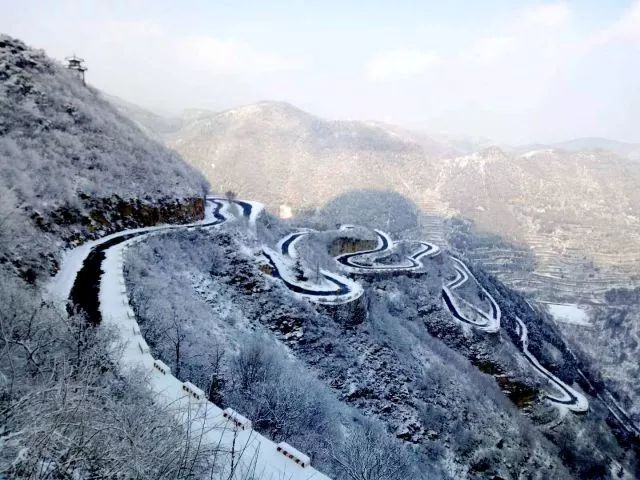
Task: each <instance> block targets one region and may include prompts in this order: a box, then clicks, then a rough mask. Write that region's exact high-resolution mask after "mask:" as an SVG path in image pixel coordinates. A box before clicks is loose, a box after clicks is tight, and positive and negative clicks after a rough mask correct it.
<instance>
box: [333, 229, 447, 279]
mask: <svg viewBox="0 0 640 480" xmlns="http://www.w3.org/2000/svg"><path fill="white" fill-rule="evenodd" d="M352 228H355V227H354V226H353V225H344V226H342V227H341V228H340V229H341V230H349V229H352ZM374 232H375V234H376V236H377V237H378V245H377V246H376V248H373V249H370V250H360V251H358V252H352V253H344V254H342V255H338V256H337V257H336V258H335V260H336V261H337V262H338V263H339V264H340V265H342V267H343V268H344V269H345V270H347V271H349V272H351V273H376V272H403V271H412V270H418V269H420V268H423V267H424V264H423V263H422V262H421V261H420V259H421V258H423V257H434V256H436V255H437V254H438V253H440V248H439V247H438V246H436V245H434V244H432V243H429V242H425V241H419V242H417V243H418V244H419V245H421V246H422V248H421V249H420V250H418V251H417V252H415V253H414V254H412V255H410V256H405V257H404V258H405V260H407V263H403V264H394V265H383V264H379V263H378V264H376V261H375V259H374V261H373V264H366V263H362V262H359V261H357V260H356V259H357V258H358V257H364V256H368V255H376V254H378V256H381V255H382V254H384V253H388V252H390V251H391V250H392V248H393V246H394V243H395V242H394V241H393V240H392V239H391V237H390V236H389V235H388V234H387V233H385V232H383V231H382V230H375V229H374Z"/></svg>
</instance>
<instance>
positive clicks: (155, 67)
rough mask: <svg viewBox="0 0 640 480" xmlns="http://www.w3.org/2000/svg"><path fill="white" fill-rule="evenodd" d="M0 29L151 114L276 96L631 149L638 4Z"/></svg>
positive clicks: (271, 10)
mask: <svg viewBox="0 0 640 480" xmlns="http://www.w3.org/2000/svg"><path fill="white" fill-rule="evenodd" d="M0 11H1V12H2V14H1V15H0V31H2V32H5V33H8V34H10V35H13V36H17V37H19V38H21V39H22V40H24V41H25V42H27V43H28V44H30V45H32V46H35V47H39V48H43V49H45V50H46V51H47V52H48V53H49V54H50V55H51V56H53V57H56V58H58V59H62V58H64V57H65V56H66V55H69V54H71V53H73V52H76V53H77V54H78V55H80V56H82V57H84V58H85V59H86V61H87V66H88V67H89V71H88V77H87V78H88V81H89V82H90V83H91V84H93V85H95V86H97V87H98V88H100V89H102V90H104V91H106V92H108V93H111V94H114V95H117V96H120V97H122V98H124V99H126V100H129V101H132V102H134V103H138V104H140V105H143V106H146V107H150V108H152V109H156V110H164V111H170V112H177V111H180V110H182V109H183V108H191V107H196V108H212V109H223V108H229V107H233V106H237V105H240V104H246V103H251V102H254V101H258V100H285V101H288V102H291V103H293V104H295V105H297V106H299V107H301V108H303V109H305V110H308V111H310V112H313V113H316V114H319V115H321V116H324V117H328V118H342V119H349V118H351V119H376V120H382V121H388V122H392V123H397V124H400V125H405V126H410V127H419V128H423V129H426V130H430V131H436V132H449V133H465V134H470V135H477V136H487V137H490V138H492V139H494V140H496V141H500V142H510V143H524V142H531V141H553V140H561V139H568V138H573V137H580V136H606V137H610V138H615V139H620V140H627V141H636V142H640V0H636V1H615V0H598V1H595V0H580V1H566V2H564V1H561V2H527V1H516V0H510V1H507V0H502V1H501V0H485V1H475V0H474V1H466V2H462V1H455V0H450V1H442V0H438V1H422V2H418V1H413V2H412V1H402V0H395V1H393V2H392V1H389V2H379V1H376V0H368V1H358V2H356V1H351V2H349V1H335V2H334V1H331V0H323V1H302V0H300V1H290V2H279V1H276V0H273V1H252V2H248V1H247V2H243V1H240V0H237V1H213V0H209V1H186V0H183V1H179V2H178V1H173V2H169V1H163V0H153V1H145V0H129V1H123V2H119V1H106V0H105V1H101V2H89V1H83V2H71V1H51V0H49V1H42V2H33V1H28V0H27V1H25V0H21V1H10V2H7V1H5V0H0Z"/></svg>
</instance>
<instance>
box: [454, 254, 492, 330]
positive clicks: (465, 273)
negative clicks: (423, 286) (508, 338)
mask: <svg viewBox="0 0 640 480" xmlns="http://www.w3.org/2000/svg"><path fill="white" fill-rule="evenodd" d="M451 259H452V260H453V261H454V262H455V263H456V278H455V279H453V280H452V281H451V282H449V284H448V285H447V286H443V289H446V290H447V294H449V298H450V299H451V301H452V303H454V305H456V306H457V303H456V300H457V301H462V302H463V303H464V304H465V305H467V306H469V307H470V308H472V309H473V310H474V311H475V312H476V313H477V314H479V315H480V316H481V317H482V318H484V319H485V321H486V323H485V322H483V324H477V322H473V321H470V323H476V324H477V326H478V328H480V329H482V330H484V331H486V332H490V333H496V332H498V331H499V330H500V321H501V319H502V311H501V310H500V306H499V305H498V303H497V302H496V301H495V300H494V298H493V297H492V296H491V294H489V292H487V290H486V289H485V288H484V287H483V286H482V285H481V284H480V282H478V280H477V279H476V277H475V276H474V275H473V273H471V270H469V268H468V267H467V265H466V264H465V263H464V262H463V261H462V260H459V259H457V258H455V257H451ZM470 278H471V279H473V281H474V282H475V283H476V285H478V287H480V289H481V290H482V292H483V293H484V295H485V297H486V298H487V300H488V301H489V303H490V304H491V307H492V313H487V312H484V311H483V310H480V309H479V308H478V307H477V306H475V305H473V304H471V303H470V302H467V301H466V300H464V299H463V298H461V297H458V296H457V295H455V297H456V298H455V299H454V296H452V294H451V291H452V290H455V289H456V288H459V287H461V286H462V285H464V284H465V283H466V282H467V281H468V280H469V279H470ZM447 287H450V289H447ZM458 311H460V309H458ZM494 312H495V313H494Z"/></svg>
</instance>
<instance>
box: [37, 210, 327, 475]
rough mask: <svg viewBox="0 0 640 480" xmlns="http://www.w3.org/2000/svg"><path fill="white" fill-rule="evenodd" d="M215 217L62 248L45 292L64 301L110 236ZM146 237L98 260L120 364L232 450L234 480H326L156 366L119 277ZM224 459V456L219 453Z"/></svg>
mask: <svg viewBox="0 0 640 480" xmlns="http://www.w3.org/2000/svg"><path fill="white" fill-rule="evenodd" d="M213 219H214V217H213V208H211V206H210V205H209V206H208V209H207V212H206V215H205V219H204V220H202V221H200V222H196V223H193V224H189V225H182V226H171V227H170V228H168V227H167V226H157V227H149V228H139V229H132V230H127V231H123V232H119V233H115V234H113V235H109V236H108V237H105V238H101V239H99V240H96V241H93V242H88V243H86V244H84V245H82V246H80V247H77V248H75V249H73V250H71V251H68V252H66V254H65V255H64V258H63V262H62V265H61V268H60V271H59V272H58V274H57V275H56V276H55V277H54V278H53V279H52V280H51V282H50V284H49V286H48V288H47V291H48V293H49V295H51V297H52V298H53V299H55V300H56V301H59V302H61V303H66V301H67V299H68V298H69V294H70V292H71V288H72V287H73V283H74V280H75V277H76V275H77V273H78V271H79V270H80V268H81V267H82V264H83V261H84V259H85V258H86V256H87V255H88V254H89V252H90V251H91V249H92V248H93V247H94V246H96V245H99V244H101V243H104V242H106V241H108V240H109V239H112V238H115V237H119V236H122V235H126V234H128V233H138V232H148V234H149V235H151V234H154V233H161V232H162V231H168V230H169V229H175V228H191V227H194V226H198V225H201V224H202V223H207V222H210V221H212V220H213ZM143 238H145V237H136V238H133V239H130V240H128V241H125V242H122V243H119V244H117V245H114V246H113V247H111V248H109V249H108V250H107V251H106V252H105V260H104V261H103V263H102V269H103V271H104V274H103V275H102V277H101V282H100V294H99V301H100V313H101V315H102V318H103V322H104V324H105V325H109V326H113V327H115V330H116V331H117V332H118V333H119V337H120V338H119V340H120V341H121V342H122V343H123V345H124V347H123V350H122V356H121V358H120V362H121V364H122V367H123V369H124V370H125V371H128V372H129V373H130V374H131V375H145V377H147V378H148V379H149V382H150V387H151V389H152V391H153V392H154V393H155V394H156V396H157V397H156V399H157V401H158V402H160V403H162V404H163V405H164V406H166V407H167V408H169V409H170V410H171V411H172V412H173V413H174V414H175V415H176V417H177V418H178V419H180V420H181V421H183V422H184V425H185V426H189V428H190V431H191V432H193V435H194V436H198V435H202V437H203V439H204V440H205V441H208V442H210V443H211V444H212V445H218V446H219V447H220V448H221V449H223V450H224V451H226V452H227V453H226V454H225V455H227V458H228V462H225V463H226V464H228V465H231V458H230V457H229V455H231V454H230V453H229V452H231V451H232V449H233V451H234V452H235V453H234V458H235V460H234V464H235V463H237V468H236V474H235V476H234V477H233V478H245V477H246V475H247V474H248V473H250V472H252V471H253V472H255V474H256V476H258V477H259V478H264V479H265V480H283V479H285V480H311V479H313V480H329V478H328V477H327V476H326V475H323V474H322V473H320V472H318V471H317V470H315V469H314V468H312V467H306V468H303V467H301V466H299V465H297V464H296V463H295V462H294V461H292V460H291V459H289V458H287V457H285V456H284V455H283V454H281V453H280V452H278V451H277V446H276V444H275V443H274V442H272V441H271V440H268V439H267V438H265V437H263V436H261V435H260V434H258V433H257V432H255V431H254V430H251V429H248V430H239V429H237V428H235V427H234V425H233V424H232V423H230V422H229V421H228V420H227V419H225V418H224V417H223V416H222V410H221V409H220V408H219V407H217V406H216V405H214V404H212V403H210V402H208V401H206V400H202V399H196V398H194V397H193V396H191V395H189V394H187V392H185V391H184V390H183V385H184V384H183V383H182V382H180V381H179V380H178V379H176V378H175V377H174V376H172V375H171V374H163V373H161V372H160V371H159V370H158V369H156V368H155V367H154V365H153V364H154V359H153V357H152V356H151V355H150V354H149V351H148V346H147V344H146V342H145V341H144V339H143V338H142V336H140V333H139V331H140V330H139V327H138V325H137V322H136V321H135V318H134V315H133V312H132V310H131V308H130V306H129V300H128V297H127V292H126V288H125V286H124V285H125V283H124V277H123V264H122V254H123V250H124V249H125V248H127V246H128V245H129V244H132V243H135V242H138V241H141V239H143ZM223 458H225V457H224V456H223Z"/></svg>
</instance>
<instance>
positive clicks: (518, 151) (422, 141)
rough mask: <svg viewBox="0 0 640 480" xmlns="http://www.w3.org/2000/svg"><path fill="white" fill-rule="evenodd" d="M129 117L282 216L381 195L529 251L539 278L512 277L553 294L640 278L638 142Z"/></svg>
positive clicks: (281, 118) (595, 292)
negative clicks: (356, 195) (499, 141)
mask: <svg viewBox="0 0 640 480" xmlns="http://www.w3.org/2000/svg"><path fill="white" fill-rule="evenodd" d="M121 108H122V107H121ZM122 111H123V112H125V113H127V114H128V115H129V116H130V117H131V118H132V119H134V120H135V121H137V122H138V123H140V124H142V125H144V126H145V127H146V128H147V129H149V130H151V131H153V132H154V133H155V135H158V136H161V137H162V138H163V139H164V141H165V142H166V144H167V145H168V146H170V147H171V148H173V149H175V150H176V151H177V152H178V153H180V154H181V155H182V156H183V157H184V158H185V159H186V160H187V161H189V162H190V163H191V164H192V165H194V166H195V167H197V168H198V169H200V170H201V171H202V172H203V173H204V174H205V175H206V176H207V178H208V179H209V181H210V182H211V184H212V185H213V188H214V189H215V190H217V191H226V190H233V191H236V192H238V193H239V194H240V195H242V196H246V197H249V198H256V199H260V200H262V201H264V202H266V203H267V204H268V205H269V206H270V207H271V209H272V210H273V211H276V212H277V211H278V209H279V208H280V206H281V205H286V206H288V207H290V208H292V209H293V211H294V212H296V211H298V212H299V211H302V210H307V211H308V210H309V209H315V208H318V207H322V206H323V205H324V204H326V203H327V202H329V201H331V200H332V199H334V198H336V197H338V196H339V195H341V194H344V193H346V192H349V191H353V190H362V189H365V190H370V189H378V190H392V191H396V192H398V193H400V194H402V195H404V196H405V197H407V198H408V199H410V200H411V201H413V202H414V203H415V204H416V205H417V206H418V207H419V208H420V209H421V210H422V211H424V212H427V213H431V214H435V215H438V216H441V217H451V216H460V217H464V218H466V219H469V220H471V221H473V222H474V223H475V225H476V230H477V231H479V232H486V233H490V234H497V235H499V236H502V237H503V238H505V239H507V240H508V241H510V242H515V243H517V244H520V245H522V246H524V247H525V248H526V249H529V250H531V252H532V253H533V254H534V255H535V258H536V260H537V265H536V270H535V272H534V275H533V276H532V275H529V274H526V275H524V276H522V275H521V274H520V273H516V274H514V273H513V272H509V275H511V276H512V277H513V278H511V280H512V281H513V282H514V284H517V286H519V287H520V288H522V289H524V290H527V289H533V290H535V291H538V292H541V291H545V293H544V296H545V297H554V296H555V297H561V298H563V299H565V300H567V299H571V298H572V297H575V296H577V297H579V298H580V299H581V300H583V301H591V300H593V299H596V298H600V294H602V293H603V292H604V291H605V290H606V289H607V288H609V287H610V286H616V285H621V284H626V282H627V281H628V280H629V278H630V277H632V276H633V275H638V274H640V192H639V190H638V188H637V186H638V185H640V163H638V162H637V161H636V160H634V158H635V155H636V153H637V145H632V144H625V143H621V142H615V141H611V140H606V139H597V138H588V139H578V140H572V141H568V142H562V143H556V144H551V145H530V146H526V147H517V148H507V147H502V148H501V147H496V146H489V144H488V143H487V142H486V141H480V142H478V141H474V140H471V139H466V140H465V139H464V138H462V139H460V138H448V137H443V136H437V135H427V134H423V133H415V132H412V131H409V130H406V129H403V128H400V127H395V126H390V125H386V124H383V123H377V122H357V121H329V120H324V119H321V118H319V117H316V116H314V115H311V114H309V113H307V112H304V111H302V110H300V109H298V108H296V107H294V106H292V105H289V104H286V103H278V102H261V103H258V104H254V105H248V106H243V107H239V108H236V109H232V110H227V111H224V112H208V111H197V112H195V113H194V112H191V113H190V114H188V115H185V116H183V118H181V119H179V120H176V119H173V120H171V122H170V123H166V122H164V123H163V121H161V120H160V119H158V118H157V117H155V116H153V115H149V114H143V113H142V112H140V111H139V110H138V109H133V110H127V109H126V108H123V110H122ZM168 125H171V128H168ZM158 126H159V127H158ZM476 148H478V149H479V150H476V151H474V149H476ZM496 255H501V253H497V252H493V251H491V249H488V250H487V252H486V258H485V260H486V261H487V263H488V264H496ZM495 270H496V271H495V273H505V272H501V271H500V268H499V266H498V267H496V269H495ZM574 280H575V281H574ZM592 297H593V298H592Z"/></svg>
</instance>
